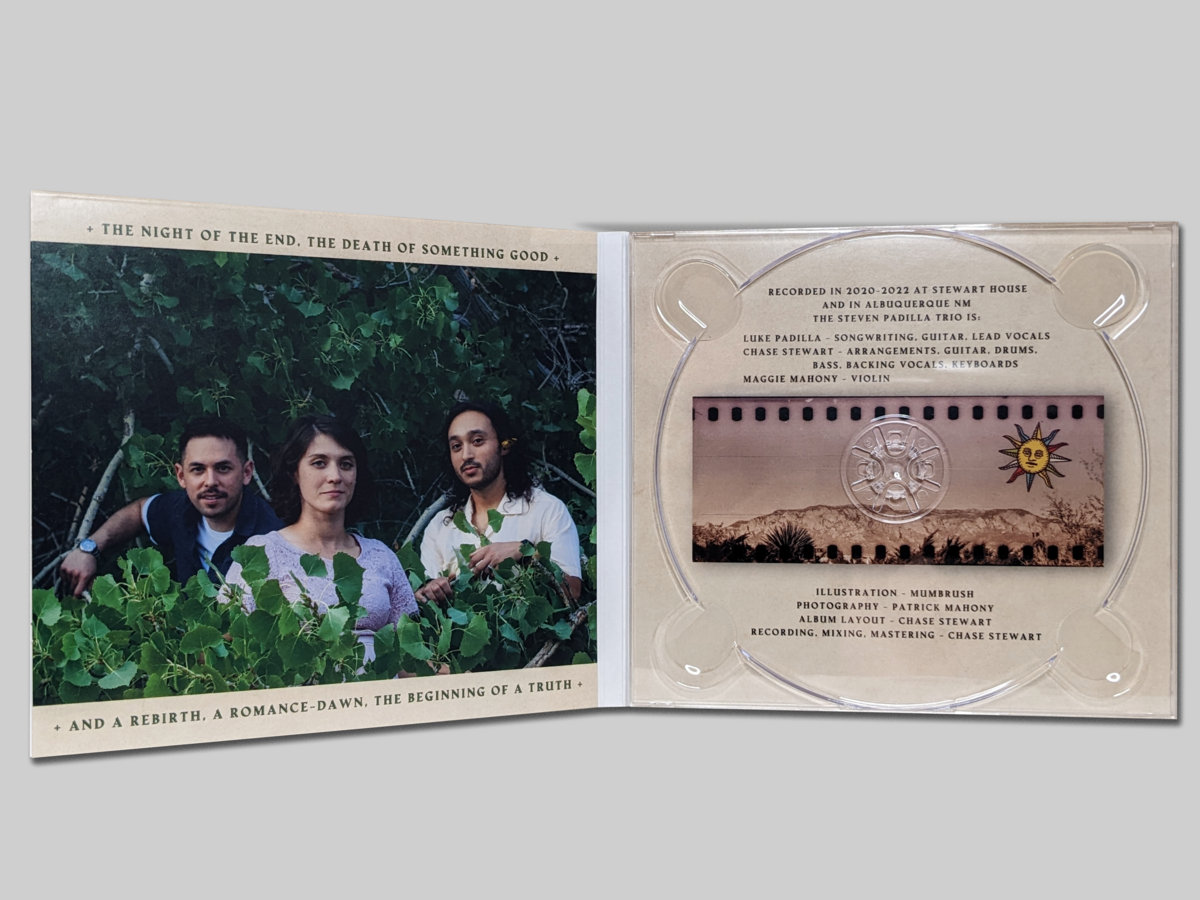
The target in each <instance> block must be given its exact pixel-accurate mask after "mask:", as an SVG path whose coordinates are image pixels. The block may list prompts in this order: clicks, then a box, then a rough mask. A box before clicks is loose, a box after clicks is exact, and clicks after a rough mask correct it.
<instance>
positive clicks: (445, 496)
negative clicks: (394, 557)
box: [402, 491, 450, 544]
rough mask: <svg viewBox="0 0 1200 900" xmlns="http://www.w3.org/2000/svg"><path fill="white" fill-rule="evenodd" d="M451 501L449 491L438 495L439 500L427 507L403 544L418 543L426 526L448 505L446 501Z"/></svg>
mask: <svg viewBox="0 0 1200 900" xmlns="http://www.w3.org/2000/svg"><path fill="white" fill-rule="evenodd" d="M449 499H450V492H449V491H442V492H441V493H440V494H438V495H437V498H436V499H435V500H434V501H433V502H432V503H430V504H429V505H428V506H427V507H425V511H424V512H422V513H421V517H420V518H419V519H417V523H416V524H415V525H413V527H412V530H411V531H409V533H408V537H406V538H405V539H404V541H403V542H402V544H408V543H410V542H413V541H416V539H417V538H418V537H420V536H421V532H423V531H424V530H425V526H426V525H428V524H429V522H430V520H432V519H433V517H434V516H435V515H437V512H438V510H440V509H441V508H442V507H443V506H445V505H446V501H447V500H449Z"/></svg>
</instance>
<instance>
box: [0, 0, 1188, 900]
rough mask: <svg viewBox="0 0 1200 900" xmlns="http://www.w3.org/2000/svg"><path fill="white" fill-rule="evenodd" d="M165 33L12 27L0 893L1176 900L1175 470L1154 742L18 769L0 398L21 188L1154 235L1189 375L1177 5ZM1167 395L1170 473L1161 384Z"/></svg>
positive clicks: (808, 725) (849, 725)
mask: <svg viewBox="0 0 1200 900" xmlns="http://www.w3.org/2000/svg"><path fill="white" fill-rule="evenodd" d="M1064 6H1065V5H1064ZM664 7H665V5H664ZM29 9H30V10H32V7H30V8H29ZM172 9H173V8H172ZM179 9H180V11H178V12H170V11H168V8H167V7H158V6H153V5H144V6H142V5H136V6H135V5H132V4H115V5H108V6H103V7H101V6H86V7H84V6H82V5H81V6H80V8H79V9H78V10H71V9H69V8H68V9H64V8H62V7H60V6H54V7H44V8H38V10H37V11H36V12H34V11H26V12H22V13H19V14H18V13H13V12H10V13H9V14H8V15H7V16H6V19H7V20H8V22H7V26H8V27H5V28H4V29H2V32H3V33H2V36H0V47H2V49H3V52H2V53H0V69H2V70H3V75H4V83H5V85H6V87H5V100H4V108H5V111H6V115H5V125H6V127H5V134H6V140H5V145H6V150H7V153H6V154H5V157H6V160H5V163H4V174H3V175H2V176H0V185H2V191H3V193H2V195H0V196H2V198H3V209H4V212H3V227H4V241H3V244H2V248H3V254H4V257H3V259H4V266H3V268H2V270H0V271H2V275H0V277H2V278H3V286H4V293H5V296H7V297H8V300H9V303H10V310H11V314H12V316H13V320H14V321H13V324H12V327H11V328H10V329H6V331H5V335H4V338H3V340H4V342H5V352H4V355H5V357H6V358H8V359H9V360H10V362H9V365H8V367H7V368H6V369H5V374H6V378H7V379H9V380H10V381H12V382H13V386H12V393H13V396H14V397H15V399H16V409H15V412H14V421H16V422H18V423H20V427H18V428H14V429H12V430H11V431H10V433H9V445H10V446H9V451H10V452H9V456H10V459H11V461H12V463H13V466H12V470H11V473H10V474H11V475H12V478H11V481H10V486H11V487H13V488H14V491H13V493H14V494H15V495H16V496H17V498H18V500H17V503H16V506H17V510H16V512H15V513H14V515H13V516H12V517H10V519H11V521H10V522H9V524H8V525H6V526H5V527H6V536H8V537H9V538H10V539H9V540H7V541H5V542H4V543H5V547H4V551H3V552H4V561H5V569H6V570H7V571H8V572H10V573H12V574H13V578H12V583H11V585H10V587H11V595H12V596H11V597H10V603H11V606H12V613H13V619H12V623H11V625H12V627H10V628H9V629H7V636H6V637H5V639H4V658H5V660H6V663H5V677H4V686H5V687H4V700H5V709H6V710H7V713H8V716H9V726H10V727H9V728H7V729H6V730H5V732H4V738H3V747H4V750H3V760H4V762H3V778H4V784H3V788H4V790H3V796H4V798H5V802H4V804H3V809H4V811H3V817H4V820H5V835H6V840H5V848H4V857H5V858H6V860H7V861H8V865H7V866H6V869H7V872H6V881H8V883H10V884H13V885H15V886H17V887H18V889H20V887H21V886H25V885H27V886H29V887H31V888H34V887H36V888H37V889H38V890H39V891H45V892H47V893H48V894H49V895H50V896H57V895H60V894H66V893H67V892H68V891H70V892H71V893H74V892H77V891H78V892H84V893H86V894H88V895H91V896H101V897H108V896H117V895H118V894H124V893H126V892H131V891H132V892H134V893H141V892H143V891H145V892H150V891H153V892H154V893H156V894H165V895H179V896H184V897H187V896H199V895H201V894H209V893H211V892H216V893H219V894H225V893H227V892H229V891H231V890H232V891H233V892H234V894H235V895H236V894H241V893H249V892H250V891H252V890H253V891H255V892H259V891H262V890H266V889H268V886H269V889H270V890H271V892H272V893H278V894H284V895H286V894H289V893H290V894H294V895H296V896H316V895H325V896H334V895H338V894H343V893H350V894H362V893H366V892H374V891H376V890H380V891H385V892H387V893H388V894H396V895H399V894H404V895H407V896H414V893H415V892H420V893H421V894H423V895H424V896H427V897H437V896H468V895H471V894H480V895H483V896H492V895H493V894H494V895H496V896H537V895H562V896H567V895H572V896H610V897H615V896H619V895H623V894H625V893H628V892H630V891H633V892H635V893H637V894H639V895H640V894H654V895H657V896H662V897H667V896H672V897H676V896H679V897H683V896H694V897H707V896H723V897H731V896H744V897H754V896H768V895H769V896H774V895H777V894H779V893H794V894H804V895H809V896H820V897H825V896H834V895H838V894H848V895H854V896H863V895H865V894H866V893H868V892H888V893H892V892H902V893H905V894H908V893H913V894H915V893H918V892H920V893H923V894H925V895H927V896H955V897H962V896H967V897H989V896H1013V895H1025V894H1030V893H1035V894H1036V895H1038V896H1040V897H1044V898H1054V897H1056V896H1057V897H1061V896H1072V897H1073V896H1082V895H1084V894H1085V893H1087V894H1089V895H1091V896H1114V897H1115V896H1130V895H1135V894H1141V895H1144V896H1160V895H1170V894H1172V893H1174V892H1176V891H1177V890H1178V885H1179V883H1180V882H1179V881H1178V880H1177V875H1176V873H1177V872H1178V871H1180V870H1181V869H1185V867H1190V866H1191V865H1192V862H1191V860H1192V854H1193V853H1194V849H1195V848H1194V840H1188V835H1191V834H1192V831H1193V829H1191V828H1190V827H1187V826H1186V825H1185V822H1186V821H1190V813H1191V810H1192V808H1193V807H1194V806H1195V804H1196V801H1197V799H1198V798H1197V791H1196V787H1195V785H1196V779H1195V777H1194V774H1193V772H1192V771H1191V770H1192V767H1193V766H1194V764H1195V760H1196V758H1197V750H1200V741H1198V740H1197V728H1196V725H1195V723H1194V722H1193V721H1191V718H1192V717H1191V716H1190V715H1189V703H1188V701H1189V699H1190V698H1191V696H1192V692H1191V691H1190V690H1189V686H1194V685H1195V677H1194V672H1195V670H1194V667H1191V666H1189V665H1188V655H1189V654H1188V648H1190V647H1195V646H1196V639H1197V637H1198V635H1197V630H1196V627H1195V617H1194V616H1192V615H1190V614H1189V613H1188V610H1187V605H1188V601H1189V599H1190V596H1189V595H1190V593H1191V591H1190V580H1191V571H1189V570H1190V569H1191V568H1192V565H1190V564H1189V563H1188V552H1187V551H1188V550H1189V548H1190V546H1191V544H1190V542H1191V541H1193V540H1195V538H1196V534H1197V529H1196V524H1197V523H1196V520H1195V519H1196V517H1195V515H1194V513H1193V512H1191V511H1192V510H1194V509H1195V507H1196V504H1197V497H1196V489H1195V487H1196V486H1195V481H1194V479H1192V478H1191V477H1190V475H1189V472H1188V470H1187V468H1186V467H1182V468H1181V472H1182V484H1183V491H1182V496H1181V502H1180V508H1181V510H1182V511H1183V513H1182V519H1181V542H1180V546H1181V548H1182V550H1183V554H1182V557H1183V561H1182V563H1181V564H1182V566H1183V569H1182V573H1181V590H1180V598H1181V607H1182V618H1181V622H1182V627H1181V642H1182V646H1183V652H1182V653H1181V663H1182V672H1183V674H1182V678H1181V710H1182V713H1181V722H1180V723H1179V724H1164V723H1130V722H1119V721H1116V722H1114V721H1078V720H1072V721H1055V720H1016V719H993V718H987V717H978V718H936V717H908V718H905V717H896V716H872V715H832V714H796V715H789V714H781V713H771V714H766V713H730V712H683V711H651V710H612V711H592V712H585V713H572V714H558V715H549V716H542V717H533V718H513V719H507V720H494V721H484V722H477V723H462V724H451V725H439V726H426V727H418V728H412V729H394V730H388V731H367V732H359V733H341V734H334V735H326V736H320V737H312V738H297V739H286V740H273V741H257V742H239V743H232V744H223V745H211V746H196V747H187V748H177V749H171V750H162V751H144V752H136V753H130V754H124V755H115V754H109V755H101V756H96V757H88V758H74V759H72V758H67V759H58V760H51V761H43V762H38V763H34V762H31V761H30V760H28V758H27V752H28V743H27V742H28V729H27V710H28V669H27V664H26V661H27V653H28V651H27V643H26V641H27V635H28V632H27V626H26V613H25V610H26V607H27V602H28V600H27V598H28V594H27V592H26V588H25V587H24V586H23V585H25V584H26V583H27V570H28V565H29V562H28V557H27V552H26V547H27V536H26V532H25V531H24V528H25V525H24V521H25V519H24V517H25V515H26V511H25V508H26V505H27V503H28V499H27V497H28V485H27V482H28V469H27V468H26V465H27V462H26V461H27V455H26V454H27V448H28V444H27V443H26V441H27V438H28V430H27V429H28V426H27V425H26V424H25V423H26V422H27V412H26V407H25V406H24V405H23V404H24V402H25V401H24V397H25V396H26V392H27V388H28V377H29V373H28V368H27V367H26V366H24V365H22V364H20V363H19V362H13V360H21V359H22V355H21V354H27V353H28V344H27V343H26V341H25V338H24V335H25V334H27V331H28V302H27V298H28V281H27V278H28V262H27V249H28V247H27V241H28V202H29V192H30V191H31V190H34V189H39V190H57V191H71V192H80V193H93V194H113V195H119V196H128V197H149V198H163V199H171V200H194V201H203V202H215V203H230V204H238V205H248V206H271V207H283V208H294V209H313V210H327V211H331V212H352V213H372V214H382V215H397V216H412V217H423V218H439V219H457V220H463V221H478V222H495V223H505V224H517V225H534V226H548V227H568V228H583V229H594V230H606V229H619V230H628V229H644V228H660V227H663V228H666V227H676V228H695V227H719V228H742V227H770V226H780V227H782V226H805V225H840V224H845V225H867V224H872V225H873V224H908V223H922V224H925V223H952V222H1025V221H1035V222H1036V221H1100V220H1113V221H1123V220H1150V219H1154V220H1166V219H1174V220H1179V221H1181V222H1182V223H1183V225H1184V237H1183V247H1184V250H1183V254H1182V258H1183V260H1184V264H1183V270H1184V277H1183V285H1184V291H1183V294H1184V302H1183V304H1182V305H1183V306H1184V308H1185V309H1184V316H1183V320H1182V321H1183V325H1182V329H1181V335H1180V339H1181V341H1182V343H1183V345H1184V346H1185V348H1186V347H1190V346H1193V345H1195V344H1196V341H1197V338H1198V336H1197V334H1196V324H1195V320H1194V316H1190V315H1188V313H1187V310H1186V307H1187V289H1186V288H1187V277H1186V270H1187V264H1186V261H1187V258H1188V249H1189V247H1188V243H1189V233H1188V229H1189V227H1190V226H1191V224H1192V222H1194V221H1195V219H1196V215H1197V205H1196V201H1197V189H1196V184H1197V176H1196V161H1195V160H1196V139H1195V138H1196V133H1195V129H1196V126H1195V115H1194V96H1193V95H1194V90H1195V87H1196V85H1197V83H1198V79H1197V75H1198V74H1200V73H1198V71H1197V70H1198V66H1197V63H1196V61H1195V60H1196V56H1195V53H1194V48H1193V47H1192V46H1191V45H1192V38H1191V33H1190V30H1189V29H1186V28H1184V27H1182V23H1180V22H1177V21H1175V17H1176V16H1178V9H1179V7H1178V6H1175V7H1168V6H1167V5H1166V4H1158V3H1140V4H1137V5H1136V6H1133V7H1130V8H1129V9H1128V10H1123V11H1121V13H1120V14H1119V15H1109V14H1108V13H1106V12H1103V11H1102V10H1101V9H1100V8H1099V7H1086V6H1080V7H1079V8H1078V12H1073V11H1067V10H1065V9H1063V8H1062V7H1060V6H1047V5H1044V4H1042V5H1031V4H1002V5H995V4H991V5H986V6H984V5H979V6H971V5H963V4H915V5H914V4H853V5H848V6H844V7H838V6H834V5H829V6H815V5H814V6H813V7H811V8H807V7H800V6H797V7H796V9H795V11H783V10H784V9H785V7H782V6H781V5H770V6H767V5H760V4H755V3H739V4H733V5H729V6H727V7H724V8H722V9H720V10H718V11H714V12H712V13H702V12H695V11H693V10H698V9H699V7H693V6H690V5H689V6H683V5H680V6H679V7H678V8H677V9H676V8H675V7H674V6H672V7H671V9H670V11H668V10H667V9H665V8H663V9H661V10H657V9H651V10H650V11H647V9H645V8H641V7H640V6H639V7H633V6H632V5H629V4H622V3H606V4H597V5H593V6H590V7H571V6H567V5H561V4H521V3H515V4H496V5H494V6H491V7H489V8H488V9H487V10H486V11H480V12H472V11H470V10H461V9H456V10H453V11H447V12H445V13H438V12H435V11H434V10H435V7H434V6H433V5H432V4H424V5H422V6H421V7H420V8H419V10H416V11H414V10H409V9H405V8H403V7H400V6H398V5H397V6H395V7H392V8H389V9H390V11H389V12H386V13H380V14H375V13H367V12H365V11H362V12H360V11H358V10H357V9H356V8H349V7H338V8H336V9H335V8H334V7H329V6H324V5H321V6H317V5H308V4H294V5H290V6H288V7H286V12H284V11H283V10H284V7H282V6H281V7H280V8H279V10H278V11H275V12H271V13H267V12H264V11H262V10H259V9H258V8H257V7H251V6H250V5H246V4H236V5H235V4H225V3H213V4H205V5H192V6H189V7H186V8H185V7H180V8H179ZM185 9H186V11H184V10H185ZM634 9H637V12H636V13H634V12H633V10H634ZM842 10H844V11H842ZM1182 377H1183V380H1184V383H1185V391H1184V393H1183V404H1182V405H1183V413H1182V417H1181V435H1182V447H1183V452H1182V458H1184V459H1186V458H1187V455H1188V449H1189V448H1190V449H1191V452H1192V454H1193V455H1194V452H1195V446H1196V440H1195V438H1196V430H1195V421H1194V416H1193V415H1191V410H1193V409H1194V405H1195V404H1194V401H1195V397H1196V387H1197V385H1196V383H1195V375H1194V367H1193V366H1192V365H1190V364H1188V362H1187V361H1186V356H1185V361H1184V364H1183V374H1182ZM1193 556H1194V555H1193ZM432 763H436V764H438V765H440V767H441V769H442V771H443V772H444V774H443V775H441V776H439V777H430V776H429V775H428V774H427V773H428V772H429V770H430V765H431V764H432ZM418 770H419V771H420V772H421V773H422V774H420V775H418V776H416V777H414V775H413V773H414V772H417V771H418ZM327 774H328V775H331V776H332V777H326V775H327Z"/></svg>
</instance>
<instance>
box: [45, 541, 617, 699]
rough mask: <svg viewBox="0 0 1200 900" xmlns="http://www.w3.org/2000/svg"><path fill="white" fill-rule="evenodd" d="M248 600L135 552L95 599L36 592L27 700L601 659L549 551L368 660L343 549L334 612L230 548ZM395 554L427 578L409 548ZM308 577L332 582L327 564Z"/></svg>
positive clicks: (470, 589)
mask: <svg viewBox="0 0 1200 900" xmlns="http://www.w3.org/2000/svg"><path fill="white" fill-rule="evenodd" d="M234 555H235V557H236V558H237V560H238V561H239V562H240V563H241V564H242V567H243V569H242V571H243V575H244V576H245V578H246V581H247V584H248V585H249V586H250V591H251V593H252V595H253V597H254V610H253V612H250V613H246V612H245V611H244V609H243V605H242V604H241V603H240V602H239V598H238V597H236V596H230V595H227V594H223V593H221V591H219V590H218V588H217V587H216V586H215V585H213V584H212V583H211V582H209V581H208V580H207V578H205V577H202V576H199V575H197V576H193V577H192V578H191V579H190V580H189V581H188V583H187V584H186V585H183V586H181V585H179V584H178V583H177V582H175V581H174V580H172V577H171V570H170V568H169V567H168V566H167V565H166V564H165V563H164V561H163V557H162V554H160V553H159V552H158V550H156V549H153V548H151V549H133V550H131V551H130V552H129V553H128V554H127V556H125V557H124V558H122V559H121V561H120V568H121V577H120V578H119V579H118V578H115V577H114V576H112V575H104V576H102V577H100V578H98V579H97V580H96V582H95V585H94V587H93V590H92V601H91V602H90V603H89V602H87V601H85V600H83V599H79V598H75V597H66V598H63V599H60V598H58V597H56V596H55V595H54V592H53V591H49V590H35V591H34V592H33V702H34V703H35V704H37V705H41V704H50V703H74V702H82V701H94V700H114V699H125V700H129V699H135V698H139V697H162V696H172V695H179V694H200V693H213V692H220V691H244V690H254V689H259V688H282V687H294V686H300V685H312V684H329V683H341V682H350V681H360V680H373V679H379V678H392V677H395V676H396V675H397V674H400V673H405V674H409V675H432V674H435V673H438V672H450V673H458V672H467V671H480V670H488V669H508V668H515V667H519V666H523V665H526V664H528V663H530V662H532V661H534V660H535V658H537V657H538V651H540V650H543V649H545V648H547V647H549V648H550V652H547V653H543V654H542V656H541V657H540V658H539V659H538V662H541V663H542V664H546V663H549V664H568V663H578V662H592V661H594V660H595V658H596V631H595V629H596V623H595V617H594V612H593V611H594V608H595V607H594V605H590V606H587V607H583V608H574V607H573V606H572V605H571V604H570V603H569V602H567V594H566V588H565V582H564V580H563V575H562V572H561V571H560V570H559V569H558V567H557V566H556V565H555V564H554V563H553V562H549V560H550V546H549V545H548V544H543V545H541V546H539V547H538V548H536V550H530V552H529V553H527V554H526V556H525V557H524V558H523V559H521V560H520V561H515V560H509V561H507V562H506V563H505V564H504V565H502V566H500V567H499V569H498V570H497V572H496V573H495V575H494V577H493V578H490V579H487V580H481V579H477V578H475V577H473V576H470V575H469V574H468V575H467V576H466V577H464V578H462V579H460V583H459V584H458V585H456V592H455V597H454V601H453V603H452V604H451V605H450V606H448V607H447V608H446V609H444V610H443V609H441V608H438V607H436V606H430V605H424V604H423V605H422V609H421V611H420V617H419V618H417V619H404V620H403V621H402V622H401V623H400V625H399V626H398V627H397V626H393V625H388V626H386V627H385V628H383V629H381V630H380V631H378V632H376V634H375V654H376V655H375V659H374V660H372V661H371V662H367V663H364V650H363V645H362V643H361V642H360V641H359V639H358V637H357V636H356V635H355V632H354V623H355V622H356V621H357V620H358V618H359V617H360V614H361V613H360V608H359V606H358V600H359V598H360V597H361V595H362V575H363V570H362V568H361V567H360V566H359V565H358V563H357V562H356V561H355V560H354V559H353V558H352V557H350V556H348V555H346V554H338V555H336V556H335V557H334V559H333V580H334V585H335V588H336V592H337V597H338V603H337V604H336V605H334V606H329V607H324V606H322V605H319V604H317V603H315V602H313V601H312V600H311V599H310V598H307V597H304V596H302V597H301V599H300V600H298V601H296V602H291V603H289V602H288V601H287V599H286V598H285V597H284V594H283V591H282V589H281V588H280V585H279V582H278V581H277V580H275V579H272V578H268V575H269V572H268V568H269V567H268V564H267V559H266V553H265V551H264V550H263V548H261V547H245V546H243V547H239V548H238V549H236V550H235V551H234ZM401 556H402V557H403V558H404V559H405V561H406V568H409V567H411V570H410V578H413V579H414V580H416V583H418V584H419V583H420V580H419V579H422V577H423V572H422V571H421V569H420V559H419V557H418V556H417V555H416V553H415V551H413V549H412V546H411V545H405V547H404V548H403V550H402V552H401ZM302 564H303V566H304V568H305V571H306V572H308V573H309V574H313V575H324V574H325V563H324V561H323V560H321V559H320V558H319V557H316V556H306V557H303V558H302Z"/></svg>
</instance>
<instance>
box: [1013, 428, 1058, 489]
mask: <svg viewBox="0 0 1200 900" xmlns="http://www.w3.org/2000/svg"><path fill="white" fill-rule="evenodd" d="M1017 434H1018V435H1020V438H1021V439H1020V440H1017V439H1016V438H1015V437H1013V436H1012V435H1011V434H1006V435H1004V437H1005V439H1006V440H1007V441H1008V442H1009V443H1010V444H1012V447H1011V448H1009V449H1007V450H1001V451H999V452H1001V453H1003V454H1004V455H1005V456H1011V457H1012V458H1013V461H1012V462H1010V463H1008V464H1007V465H1003V466H1001V467H1000V468H1001V469H1016V471H1015V472H1013V473H1012V476H1011V477H1010V478H1009V479H1008V482H1007V483H1008V484H1012V483H1013V482H1014V481H1016V480H1017V479H1018V478H1020V477H1021V476H1022V475H1024V476H1025V490H1026V491H1028V490H1029V489H1030V488H1032V487H1033V479H1034V478H1035V477H1038V476H1040V477H1041V479H1042V481H1044V482H1046V487H1048V488H1053V487H1054V483H1053V482H1052V481H1051V480H1050V476H1051V475H1057V476H1058V477H1059V478H1063V477H1065V476H1064V475H1063V473H1062V472H1060V471H1058V469H1056V468H1054V464H1055V463H1056V462H1070V461H1071V460H1070V459H1069V458H1068V457H1065V456H1059V455H1058V454H1057V453H1056V452H1055V451H1056V450H1058V449H1059V448H1060V447H1065V446H1067V445H1066V443H1065V442H1064V443H1061V444H1055V443H1052V441H1053V440H1054V438H1055V436H1057V434H1058V429H1057V428H1056V429H1055V430H1054V431H1052V432H1050V433H1049V434H1048V435H1046V436H1045V437H1043V436H1042V423H1041V422H1038V424H1037V427H1036V428H1034V429H1033V434H1032V435H1029V434H1026V433H1025V431H1024V429H1022V428H1021V426H1020V425H1018V426H1017Z"/></svg>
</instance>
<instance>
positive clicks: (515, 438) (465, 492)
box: [442, 400, 533, 512]
mask: <svg viewBox="0 0 1200 900" xmlns="http://www.w3.org/2000/svg"><path fill="white" fill-rule="evenodd" d="M465 412H477V413H482V414H483V415H485V416H487V417H488V421H490V422H491V423H492V428H494V429H496V437H497V438H499V440H500V443H501V446H504V445H505V443H504V442H505V441H507V442H508V444H507V448H508V452H507V453H505V454H504V456H502V457H501V458H500V459H501V464H502V465H503V467H504V489H505V493H506V494H507V495H508V496H509V497H510V498H511V499H513V500H516V499H518V498H524V499H525V500H529V499H530V498H531V497H532V496H533V477H532V476H531V475H530V474H529V451H528V449H527V448H526V446H525V441H524V438H523V437H522V436H521V434H520V433H519V431H518V429H517V426H516V424H515V423H514V422H513V420H512V419H511V418H510V417H509V415H508V413H506V412H505V411H504V410H503V409H501V408H500V407H499V406H497V405H496V404H495V403H488V402H487V401H474V400H464V401H462V402H460V403H455V404H454V405H453V406H452V407H450V411H449V412H448V413H446V421H445V422H444V423H442V440H443V441H445V440H446V436H447V435H449V434H450V424H451V423H452V422H453V421H454V420H455V419H457V418H458V417H459V416H461V415H462V414H463V413H465ZM444 458H445V460H446V471H447V472H449V473H450V484H451V485H452V487H451V488H450V492H451V499H450V512H456V511H457V510H460V509H462V508H463V507H464V506H465V505H466V503H467V498H468V497H470V495H471V491H470V489H469V488H468V487H467V486H466V485H465V484H463V483H462V481H461V480H460V479H459V477H458V472H457V471H456V470H455V468H454V464H453V463H452V462H451V461H450V454H449V453H448V452H447V453H445V456H444Z"/></svg>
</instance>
